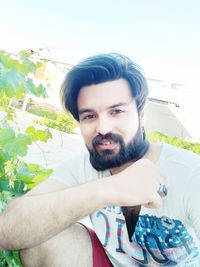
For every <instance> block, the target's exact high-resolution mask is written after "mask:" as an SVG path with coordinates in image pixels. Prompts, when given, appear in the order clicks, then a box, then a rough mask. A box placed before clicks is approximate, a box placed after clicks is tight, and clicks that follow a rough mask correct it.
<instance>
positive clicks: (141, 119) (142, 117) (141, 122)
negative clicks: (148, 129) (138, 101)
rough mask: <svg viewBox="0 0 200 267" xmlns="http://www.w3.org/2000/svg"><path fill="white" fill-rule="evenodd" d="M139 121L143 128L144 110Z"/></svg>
mask: <svg viewBox="0 0 200 267" xmlns="http://www.w3.org/2000/svg"><path fill="white" fill-rule="evenodd" d="M139 121H140V125H141V126H143V125H144V110H143V109H142V110H141V111H140V113H139Z"/></svg>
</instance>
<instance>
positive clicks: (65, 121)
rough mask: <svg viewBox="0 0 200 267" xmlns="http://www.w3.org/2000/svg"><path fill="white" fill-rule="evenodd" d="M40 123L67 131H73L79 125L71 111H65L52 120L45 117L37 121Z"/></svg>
mask: <svg viewBox="0 0 200 267" xmlns="http://www.w3.org/2000/svg"><path fill="white" fill-rule="evenodd" d="M37 122H38V123H39V124H42V125H45V126H48V127H50V128H54V129H57V130H59V131H63V132H66V133H71V132H72V131H73V130H74V129H75V128H76V126H77V123H76V121H75V120H74V118H73V117H72V115H71V114H70V113H68V112H67V113H64V114H59V115H57V118H56V120H50V119H47V118H43V119H41V120H38V121H37Z"/></svg>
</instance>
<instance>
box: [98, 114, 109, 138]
mask: <svg viewBox="0 0 200 267" xmlns="http://www.w3.org/2000/svg"><path fill="white" fill-rule="evenodd" d="M96 132H97V134H101V135H105V134H107V133H110V132H112V124H111V122H110V120H108V119H107V118H105V117H101V118H100V117H99V118H98V120H97V125H96Z"/></svg>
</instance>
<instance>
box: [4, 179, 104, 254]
mask: <svg viewBox="0 0 200 267" xmlns="http://www.w3.org/2000/svg"><path fill="white" fill-rule="evenodd" d="M51 182H52V181H46V182H44V183H43V184H42V185H41V188H40V186H38V188H35V190H34V191H33V192H32V191H30V192H29V193H28V194H26V195H25V196H23V197H20V198H17V199H15V200H13V201H12V202H11V203H10V204H9V205H8V206H7V208H6V210H5V211H4V212H3V214H1V215H0V236H1V238H0V249H21V248H28V247H33V246H36V245H38V244H40V243H42V242H44V241H46V240H48V239H49V238H51V237H53V236H54V235H56V234H58V233H59V232H61V231H63V230H64V229H66V228H67V227H69V226H70V225H71V224H73V223H75V222H76V221H77V220H78V219H80V218H82V217H84V216H86V215H88V214H90V213H92V212H93V211H95V210H97V209H100V208H102V207H104V206H106V205H107V204H108V203H107V200H106V198H105V197H104V196H103V194H102V192H103V190H104V191H105V188H104V189H103V188H102V186H103V183H102V181H95V182H91V183H88V184H85V185H81V186H77V187H72V188H66V187H64V186H63V187H62V186H61V184H60V183H59V182H58V183H57V182H55V184H54V186H55V188H54V189H53V187H52V183H51ZM48 185H50V188H51V191H50V192H47V190H48V189H47V188H48ZM44 188H45V189H44ZM61 188H62V189H61ZM43 191H45V193H44V192H43ZM101 194H102V195H101Z"/></svg>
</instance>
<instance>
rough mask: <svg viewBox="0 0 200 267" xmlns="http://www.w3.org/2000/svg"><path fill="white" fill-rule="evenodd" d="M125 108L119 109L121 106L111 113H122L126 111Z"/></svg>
mask: <svg viewBox="0 0 200 267" xmlns="http://www.w3.org/2000/svg"><path fill="white" fill-rule="evenodd" d="M124 112H125V110H122V109H119V108H115V109H113V110H111V114H112V115H117V114H121V113H124Z"/></svg>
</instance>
